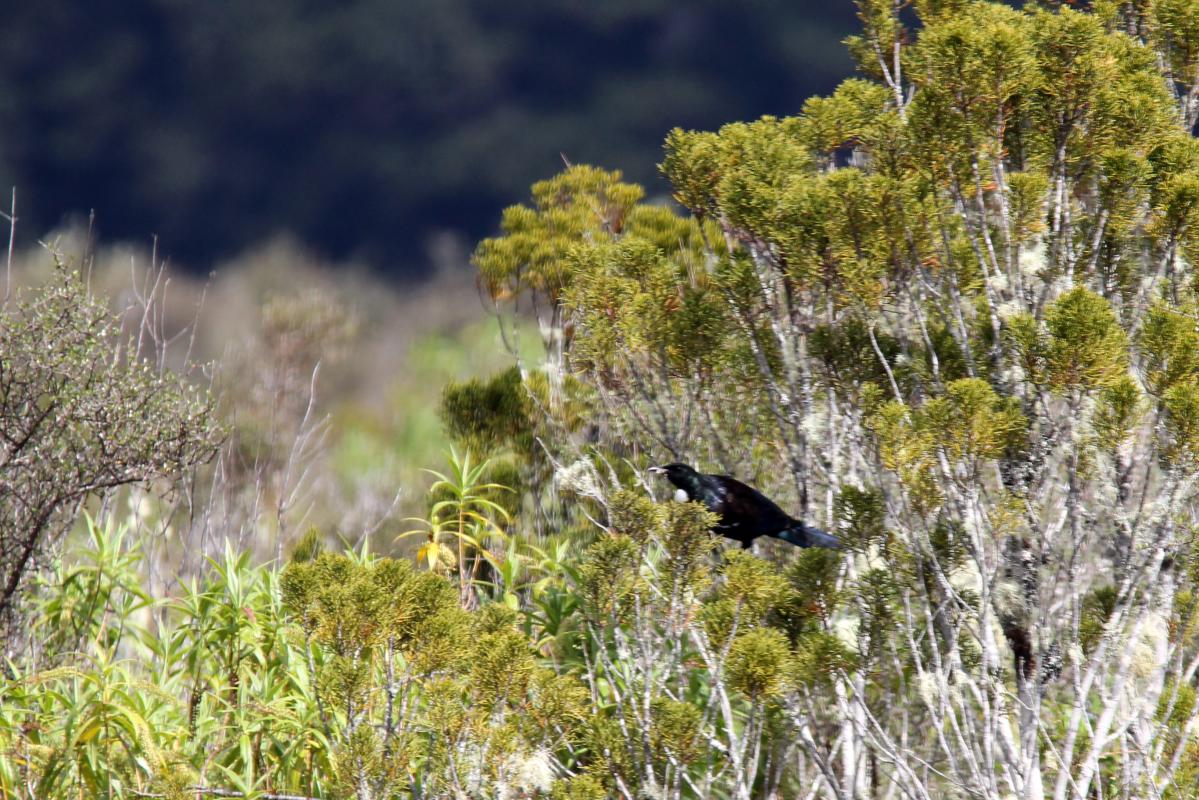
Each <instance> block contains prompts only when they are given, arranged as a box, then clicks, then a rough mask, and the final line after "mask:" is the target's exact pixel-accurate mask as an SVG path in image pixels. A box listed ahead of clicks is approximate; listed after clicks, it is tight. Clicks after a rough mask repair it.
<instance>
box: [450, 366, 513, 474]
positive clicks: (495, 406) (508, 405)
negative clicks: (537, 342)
mask: <svg viewBox="0 0 1199 800" xmlns="http://www.w3.org/2000/svg"><path fill="white" fill-rule="evenodd" d="M530 411H531V409H530V401H529V396H528V393H527V392H526V391H525V388H524V385H523V383H522V381H521V377H520V370H519V369H517V368H516V367H515V366H513V367H509V368H508V369H507V370H505V371H503V372H501V373H499V374H497V375H495V376H494V377H492V378H491V379H490V380H487V381H483V380H479V379H477V378H476V379H472V380H468V381H464V382H461V383H458V382H451V383H450V384H448V385H447V386H446V387H445V389H444V390H443V391H442V394H441V406H440V415H441V421H442V424H443V425H444V426H445V430H446V433H447V434H449V436H450V437H451V438H452V439H453V440H454V441H455V442H458V443H459V444H461V445H463V446H465V447H468V448H470V449H473V450H475V451H476V452H480V453H488V452H494V451H496V450H499V449H501V448H503V447H506V446H512V447H514V448H515V449H516V450H517V451H518V452H522V453H527V452H530V451H531V450H532V446H533V444H532V436H531V427H532V423H531V420H530V418H529V417H530Z"/></svg>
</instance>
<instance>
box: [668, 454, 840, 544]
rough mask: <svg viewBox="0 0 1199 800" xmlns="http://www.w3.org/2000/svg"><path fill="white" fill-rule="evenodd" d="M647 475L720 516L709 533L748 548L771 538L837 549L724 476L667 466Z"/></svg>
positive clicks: (821, 535)
mask: <svg viewBox="0 0 1199 800" xmlns="http://www.w3.org/2000/svg"><path fill="white" fill-rule="evenodd" d="M649 471H650V472H652V473H655V474H657V475H665V476H666V479H667V480H669V481H670V482H671V483H673V484H674V485H675V486H676V487H678V492H676V498H677V499H678V500H680V501H682V500H693V501H695V502H697V503H703V504H704V505H705V506H706V507H707V509H708V510H709V511H711V512H712V513H714V514H719V515H720V523H719V524H718V525H717V526H716V527H715V528H713V529H712V530H713V531H715V532H716V533H719V534H720V535H722V536H727V537H728V538H730V539H736V540H737V541H739V542H741V546H742V547H749V546H750V545H751V544H752V543H753V540H754V539H757V538H758V537H759V536H773V537H774V538H776V539H782V540H783V541H784V542H790V543H791V544H793V545H797V546H799V547H828V548H831V549H834V550H837V549H840V547H841V542H840V540H838V539H837V537H836V536H833V535H832V534H830V533H826V532H825V531H822V530H820V529H819V528H813V527H812V526H811V525H805V524H803V523H802V522H800V521H799V520H797V519H795V518H794V517H792V516H791V515H790V514H788V513H787V512H785V511H783V510H782V509H781V508H779V507H778V506H777V505H775V504H774V502H773V501H771V500H770V498H769V497H767V496H766V495H764V494H762V493H761V492H759V491H758V490H757V489H755V488H753V487H752V486H746V485H745V484H744V483H742V482H741V481H739V480H737V479H736V478H731V477H729V476H728V475H706V474H704V473H702V472H696V471H695V470H694V469H692V468H691V467H689V466H687V465H686V464H667V465H665V466H662V467H650V468H649Z"/></svg>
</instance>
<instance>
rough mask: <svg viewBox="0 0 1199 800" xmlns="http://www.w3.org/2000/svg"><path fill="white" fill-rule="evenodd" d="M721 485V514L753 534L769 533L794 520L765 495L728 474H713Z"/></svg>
mask: <svg viewBox="0 0 1199 800" xmlns="http://www.w3.org/2000/svg"><path fill="white" fill-rule="evenodd" d="M712 477H714V478H716V479H717V481H718V482H719V483H720V485H721V488H722V498H723V503H722V508H721V515H722V516H723V518H724V521H725V522H728V523H732V522H736V523H737V524H738V525H739V527H740V529H741V530H742V531H745V532H748V533H750V534H752V535H753V536H767V535H770V534H773V533H778V532H779V531H781V530H783V529H785V528H788V527H790V526H792V525H794V524H795V520H794V519H792V518H791V517H790V516H788V515H787V512H785V511H783V510H782V509H781V508H779V507H778V506H777V505H775V504H774V502H773V501H772V500H771V499H770V498H769V497H767V496H766V495H764V494H762V493H761V492H759V491H758V490H757V489H755V488H753V487H752V486H747V485H746V484H744V483H742V482H741V481H739V480H737V479H736V478H733V477H731V476H729V475H715V476H712Z"/></svg>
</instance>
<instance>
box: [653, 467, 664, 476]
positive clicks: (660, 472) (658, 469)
mask: <svg viewBox="0 0 1199 800" xmlns="http://www.w3.org/2000/svg"><path fill="white" fill-rule="evenodd" d="M649 471H650V472H651V473H652V474H654V475H665V474H666V468H665V467H650V468H649Z"/></svg>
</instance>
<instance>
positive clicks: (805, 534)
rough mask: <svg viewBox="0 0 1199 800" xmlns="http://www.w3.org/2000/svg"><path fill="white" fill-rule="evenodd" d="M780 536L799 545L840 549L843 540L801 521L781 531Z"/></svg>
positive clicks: (785, 540)
mask: <svg viewBox="0 0 1199 800" xmlns="http://www.w3.org/2000/svg"><path fill="white" fill-rule="evenodd" d="M778 538H780V539H782V540H783V541H784V542H790V543H791V544H793V545H796V546H797V547H827V548H828V549H830V550H840V549H841V540H840V539H838V538H837V537H836V536H833V535H832V534H831V533H828V532H826V531H822V530H820V529H819V528H813V527H812V526H811V525H804V524H803V523H800V524H798V525H796V526H795V527H793V528H788V529H787V530H785V531H782V532H781V533H779V535H778Z"/></svg>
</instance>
